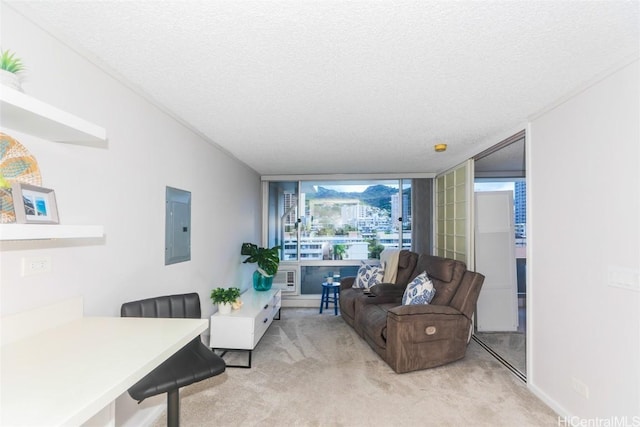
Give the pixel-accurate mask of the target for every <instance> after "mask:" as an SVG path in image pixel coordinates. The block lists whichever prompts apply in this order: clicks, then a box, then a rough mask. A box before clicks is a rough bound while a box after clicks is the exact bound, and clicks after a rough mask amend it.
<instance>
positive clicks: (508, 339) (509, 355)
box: [476, 332, 527, 375]
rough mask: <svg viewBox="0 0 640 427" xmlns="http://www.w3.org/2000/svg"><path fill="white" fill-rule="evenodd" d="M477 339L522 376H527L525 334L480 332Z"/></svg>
mask: <svg viewBox="0 0 640 427" xmlns="http://www.w3.org/2000/svg"><path fill="white" fill-rule="evenodd" d="M476 337H478V338H479V339H480V340H481V341H482V342H483V343H484V344H485V345H487V346H489V347H490V348H491V349H492V350H493V351H494V352H496V353H497V354H498V355H499V356H500V357H502V358H503V359H504V360H505V361H506V362H508V363H510V364H511V366H513V367H514V368H516V369H517V370H518V371H520V372H521V373H522V374H524V375H526V374H527V360H526V354H527V340H526V335H525V334H523V333H521V332H480V333H476Z"/></svg>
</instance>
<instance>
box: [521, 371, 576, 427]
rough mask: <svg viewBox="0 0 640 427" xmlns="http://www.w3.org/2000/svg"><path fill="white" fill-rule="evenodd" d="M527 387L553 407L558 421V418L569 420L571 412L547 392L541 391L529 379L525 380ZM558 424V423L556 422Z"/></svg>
mask: <svg viewBox="0 0 640 427" xmlns="http://www.w3.org/2000/svg"><path fill="white" fill-rule="evenodd" d="M527 388H528V389H529V391H530V392H531V393H533V394H534V395H535V396H536V397H537V398H538V399H540V400H542V401H543V402H544V403H545V404H546V405H547V406H548V407H550V408H551V409H553V411H554V412H555V413H556V414H558V423H559V422H560V420H571V419H572V417H573V416H572V414H571V413H570V412H569V411H567V409H566V408H565V407H564V406H562V405H561V404H560V403H558V402H557V401H556V400H555V399H553V398H552V397H551V396H549V395H548V394H547V393H545V392H544V391H542V390H541V389H540V388H539V387H538V386H536V385H535V383H534V382H533V381H532V380H531V379H529V381H528V382H527ZM558 425H560V424H558Z"/></svg>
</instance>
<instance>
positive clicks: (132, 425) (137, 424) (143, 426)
mask: <svg viewBox="0 0 640 427" xmlns="http://www.w3.org/2000/svg"><path fill="white" fill-rule="evenodd" d="M165 409H167V407H166V405H165V404H160V405H155V406H151V407H149V408H144V409H140V410H138V411H137V412H136V413H135V415H133V416H132V417H131V418H129V419H127V420H126V421H125V422H124V423H122V425H121V427H150V426H152V425H153V423H155V422H156V420H157V419H158V418H160V417H161V416H162V412H163V411H164V410H165Z"/></svg>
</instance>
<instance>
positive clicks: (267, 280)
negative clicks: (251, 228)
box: [240, 243, 280, 291]
mask: <svg viewBox="0 0 640 427" xmlns="http://www.w3.org/2000/svg"><path fill="white" fill-rule="evenodd" d="M279 251H280V246H274V247H272V248H260V247H258V245H254V244H253V243H243V244H242V248H241V249H240V255H247V256H248V258H247V259H245V260H244V261H243V263H245V264H246V263H256V264H258V268H257V269H256V271H254V272H253V288H254V289H255V290H256V291H268V290H269V289H271V285H272V284H273V276H275V275H276V273H277V272H278V265H280V253H279Z"/></svg>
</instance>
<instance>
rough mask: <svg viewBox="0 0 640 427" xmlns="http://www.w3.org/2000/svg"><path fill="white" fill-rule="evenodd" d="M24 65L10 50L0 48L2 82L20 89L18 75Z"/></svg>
mask: <svg viewBox="0 0 640 427" xmlns="http://www.w3.org/2000/svg"><path fill="white" fill-rule="evenodd" d="M24 69H25V67H24V64H23V63H22V60H21V59H20V58H18V57H16V54H15V53H14V52H11V51H10V50H4V49H2V50H0V76H1V77H2V79H1V81H2V84H3V85H5V86H9V87H11V88H13V89H16V90H19V91H22V86H20V75H21V73H22V72H23V71H24Z"/></svg>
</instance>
